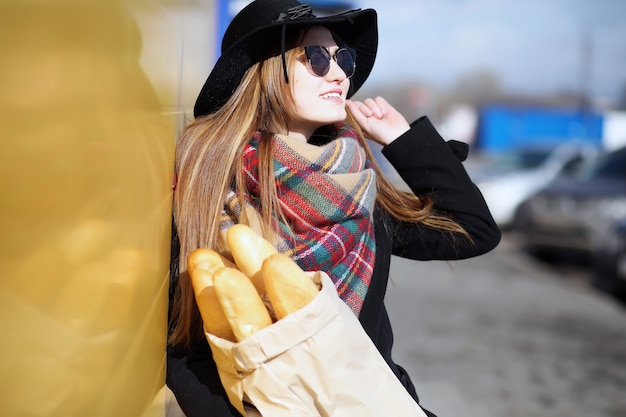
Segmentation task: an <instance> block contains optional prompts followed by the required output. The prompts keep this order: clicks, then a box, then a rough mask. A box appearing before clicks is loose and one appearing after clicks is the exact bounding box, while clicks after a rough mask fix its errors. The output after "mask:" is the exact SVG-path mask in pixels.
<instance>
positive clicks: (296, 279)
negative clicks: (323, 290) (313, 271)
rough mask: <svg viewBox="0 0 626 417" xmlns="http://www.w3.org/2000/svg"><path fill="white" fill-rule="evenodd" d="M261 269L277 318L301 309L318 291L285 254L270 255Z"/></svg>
mask: <svg viewBox="0 0 626 417" xmlns="http://www.w3.org/2000/svg"><path fill="white" fill-rule="evenodd" d="M261 269H262V275H263V279H264V281H265V289H266V291H267V295H268V296H269V299H270V302H271V303H272V306H273V308H274V312H275V314H276V318H277V319H278V320H280V319H281V318H283V317H285V316H287V315H289V314H291V313H293V312H295V311H297V310H299V309H301V308H302V307H304V306H305V305H307V304H308V303H310V302H311V301H312V300H313V299H314V298H315V297H316V296H317V294H318V293H319V290H318V289H317V286H316V285H315V284H314V283H313V281H312V280H311V278H309V276H308V275H307V274H306V273H305V272H304V271H303V270H302V268H300V267H299V266H298V264H297V263H296V262H295V261H294V260H292V259H291V258H290V257H289V256H287V255H284V254H280V253H277V254H274V255H270V256H269V257H267V258H266V259H265V261H264V262H263V266H262V268H261Z"/></svg>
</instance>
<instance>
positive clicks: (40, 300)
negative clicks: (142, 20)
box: [0, 0, 175, 417]
mask: <svg viewBox="0 0 626 417" xmlns="http://www.w3.org/2000/svg"><path fill="white" fill-rule="evenodd" d="M132 3H133V2H119V1H115V0H107V1H104V0H98V1H97V0H85V1H74V0H60V1H53V2H51V1H43V0H41V1H39V0H25V1H24V0H20V1H16V0H8V1H3V2H2V4H0V31H1V34H0V46H1V50H2V60H1V62H0V91H2V94H0V132H1V138H2V142H1V143H2V144H1V145H0V147H1V150H0V187H1V189H2V191H3V193H2V194H3V195H2V199H1V200H0V222H1V224H0V229H1V230H2V241H1V247H0V271H2V275H1V278H0V309H1V313H2V314H1V317H2V318H1V320H2V328H1V331H0V346H2V350H1V352H2V353H1V354H2V359H1V362H0V363H1V364H2V365H1V366H0V415H2V416H5V417H13V416H46V417H53V416H59V417H85V416H90V417H97V416H102V417H112V416H115V417H123V416H129V417H130V416H132V417H147V416H148V415H149V416H161V415H163V414H164V408H163V407H154V406H153V402H154V400H155V398H157V397H158V396H159V395H160V396H161V397H163V394H162V388H163V386H164V378H165V376H164V374H165V342H166V333H167V323H166V320H167V296H168V266H169V257H170V248H169V246H170V233H171V200H172V176H173V161H174V143H175V127H174V124H175V123H174V121H173V120H170V119H171V118H172V117H171V116H165V112H164V111H163V106H162V104H161V100H160V99H159V97H163V95H164V92H163V91H159V92H158V94H157V92H156V91H155V89H154V86H153V85H152V84H151V82H150V81H149V78H148V77H147V76H146V74H145V73H144V71H143V69H142V67H141V65H140V55H141V50H142V44H143V43H144V42H145V41H146V40H145V39H142V35H141V31H140V29H139V27H138V25H137V24H136V20H135V18H134V17H133V16H134V15H133V13H131V12H130V11H129V10H128V8H127V7H128V4H132ZM141 4H142V7H144V9H145V8H149V7H150V6H149V4H150V1H144V2H141ZM164 59H167V58H165V57H164ZM159 393H161V394H159Z"/></svg>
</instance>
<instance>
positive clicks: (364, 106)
mask: <svg viewBox="0 0 626 417" xmlns="http://www.w3.org/2000/svg"><path fill="white" fill-rule="evenodd" d="M346 104H347V106H348V109H349V110H350V112H351V113H352V115H353V116H354V119H355V120H356V121H357V123H358V124H359V126H360V127H361V129H362V130H363V132H364V133H365V135H366V136H367V137H368V138H369V139H371V140H373V141H375V142H378V143H380V144H381V145H383V146H384V145H388V144H389V143H391V142H392V141H393V140H394V139H396V138H397V137H399V136H400V135H402V134H403V133H404V132H406V131H407V130H409V128H410V126H409V123H408V122H407V121H406V119H405V118H404V116H402V114H400V112H398V111H397V110H396V109H395V108H394V107H393V106H392V105H391V104H389V103H388V102H387V100H385V99H384V98H382V97H376V98H367V99H365V100H364V101H355V100H348V101H347V102H346Z"/></svg>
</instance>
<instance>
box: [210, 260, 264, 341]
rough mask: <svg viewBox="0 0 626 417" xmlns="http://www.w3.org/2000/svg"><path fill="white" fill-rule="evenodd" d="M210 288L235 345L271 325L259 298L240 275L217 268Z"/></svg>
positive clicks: (247, 280)
mask: <svg viewBox="0 0 626 417" xmlns="http://www.w3.org/2000/svg"><path fill="white" fill-rule="evenodd" d="M213 285H214V286H215V292H216V294H217V298H218V299H219V301H220V304H221V305H222V309H223V310H224V314H225V315H226V319H227V320H228V323H229V324H230V327H231V328H232V331H233V333H234V334H235V339H236V340H237V341H238V342H241V341H242V340H244V339H245V338H246V337H248V336H250V335H251V334H253V333H254V332H256V331H258V330H261V329H263V328H265V327H267V326H270V325H271V324H272V319H271V317H270V314H269V312H268V311H267V309H266V308H265V304H264V303H263V300H262V299H261V296H260V295H259V294H258V292H257V290H256V288H255V287H254V285H253V284H252V282H251V281H250V279H249V278H248V277H247V276H246V275H245V274H244V273H243V272H241V271H239V270H238V269H235V268H228V267H222V268H218V269H217V270H216V271H215V273H214V275H213Z"/></svg>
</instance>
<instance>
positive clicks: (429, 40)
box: [354, 0, 626, 98]
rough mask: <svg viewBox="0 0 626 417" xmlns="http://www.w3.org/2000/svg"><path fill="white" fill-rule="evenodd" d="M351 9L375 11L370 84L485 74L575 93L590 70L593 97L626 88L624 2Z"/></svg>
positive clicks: (442, 81) (409, 1)
mask: <svg viewBox="0 0 626 417" xmlns="http://www.w3.org/2000/svg"><path fill="white" fill-rule="evenodd" d="M354 4H355V6H356V7H360V8H368V7H372V8H375V9H376V10H377V11H378V16H379V38H380V44H379V53H378V58H377V62H376V66H375V68H374V72H373V73H372V76H371V77H370V79H369V80H368V83H370V84H378V83H382V82H386V81H388V80H390V79H403V80H407V82H408V81H409V80H412V79H414V80H417V81H421V82H427V83H434V84H435V85H441V86H444V87H445V86H446V85H449V84H450V83H454V81H455V80H457V79H458V78H459V77H463V76H464V75H466V74H468V73H472V72H481V71H489V72H492V73H494V74H496V75H497V77H498V79H499V80H500V84H501V85H502V86H503V87H504V88H506V89H510V90H514V91H522V92H530V93H535V92H537V93H540V92H559V91H579V90H580V89H581V85H583V83H582V82H581V80H582V79H584V76H583V75H582V74H584V73H585V71H587V72H588V74H589V78H588V79H589V83H588V84H589V90H590V91H591V92H592V94H593V95H594V96H596V97H598V96H600V97H613V98H615V97H617V96H618V95H619V94H620V92H621V91H622V90H623V89H624V88H626V1H625V0H594V1H589V0H523V1H522V0H383V1H381V0H354ZM585 42H588V43H587V44H588V45H589V47H587V48H585V47H584V45H585ZM585 51H587V52H585ZM585 55H586V56H587V57H588V59H584V56H585Z"/></svg>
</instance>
